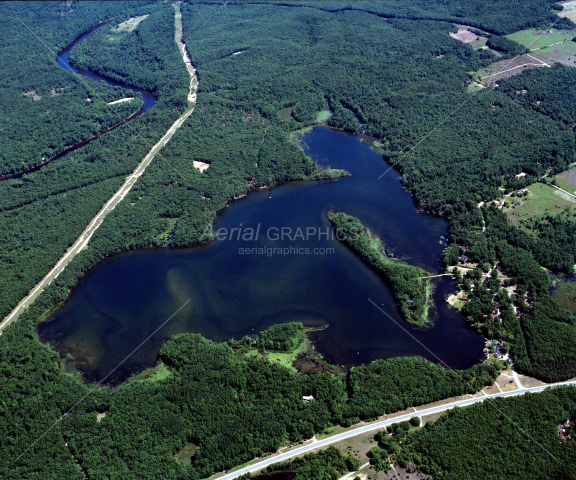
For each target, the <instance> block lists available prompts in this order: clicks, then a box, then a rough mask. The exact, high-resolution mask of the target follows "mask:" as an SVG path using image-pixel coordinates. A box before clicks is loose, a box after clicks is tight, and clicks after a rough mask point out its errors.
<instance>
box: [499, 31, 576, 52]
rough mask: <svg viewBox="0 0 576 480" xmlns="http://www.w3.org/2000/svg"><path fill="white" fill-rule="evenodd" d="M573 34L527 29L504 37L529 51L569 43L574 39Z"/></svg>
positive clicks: (570, 32) (571, 32)
mask: <svg viewBox="0 0 576 480" xmlns="http://www.w3.org/2000/svg"><path fill="white" fill-rule="evenodd" d="M574 35H575V32H574V31H569V30H556V29H551V30H546V31H544V30H536V29H535V28H527V29H526V30H520V31H519V32H516V33H511V34H510V35H506V38H508V39H510V40H514V41H515V42H518V43H519V44H521V45H524V46H525V47H528V48H530V50H531V51H534V50H537V49H540V48H545V47H547V46H549V45H553V44H558V43H560V42H569V41H570V40H572V38H573V37H574Z"/></svg>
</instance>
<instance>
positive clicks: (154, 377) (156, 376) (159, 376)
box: [128, 362, 172, 382]
mask: <svg viewBox="0 0 576 480" xmlns="http://www.w3.org/2000/svg"><path fill="white" fill-rule="evenodd" d="M170 375H172V372H171V370H170V369H169V368H168V367H167V366H166V364H164V363H162V362H158V365H156V366H155V367H152V368H148V369H146V370H144V371H142V372H140V373H139V374H138V375H134V376H133V377H130V378H129V379H128V382H136V381H139V380H145V381H147V382H159V381H161V380H165V379H166V378H168V377H169V376H170Z"/></svg>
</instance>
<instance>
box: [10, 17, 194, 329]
mask: <svg viewBox="0 0 576 480" xmlns="http://www.w3.org/2000/svg"><path fill="white" fill-rule="evenodd" d="M174 8H175V9H176V14H175V29H176V34H175V40H176V43H177V45H178V49H179V50H180V52H181V53H182V59H183V60H184V63H186V68H187V69H188V72H189V73H190V76H191V77H192V78H191V81H190V92H189V94H188V102H189V103H190V108H188V110H186V112H184V114H183V115H182V116H181V117H180V118H178V120H176V121H175V122H174V123H173V124H172V126H171V127H170V128H169V129H168V131H167V132H166V133H165V134H164V136H163V137H162V138H161V139H160V140H159V141H158V143H156V145H154V146H153V147H152V149H151V150H150V151H149V152H148V154H147V155H146V156H145V157H144V158H143V159H142V161H141V162H140V163H139V164H138V166H137V167H136V169H135V170H134V171H133V172H132V174H131V175H129V176H128V177H126V181H125V182H124V184H123V185H122V186H121V187H120V189H119V190H118V191H117V192H116V193H115V194H114V195H112V197H111V198H110V199H109V200H108V201H107V202H106V204H105V205H104V206H103V207H102V209H101V210H100V211H99V212H98V214H97V215H96V216H95V217H94V218H93V219H92V221H91V222H90V223H89V224H88V226H87V227H86V229H85V230H84V231H83V232H82V234H81V235H80V236H79V237H78V238H77V239H76V241H75V242H74V244H73V245H72V246H71V247H70V248H69V249H68V250H67V251H66V253H65V254H64V256H63V257H62V258H61V259H60V260H59V261H58V263H57V264H56V265H54V267H53V268H52V270H50V272H48V274H46V276H45V277H44V278H43V279H42V280H41V281H40V283H38V284H37V285H36V286H35V287H34V288H33V289H32V290H31V291H30V293H29V294H28V295H27V296H26V297H24V298H23V299H22V300H21V301H20V303H19V304H18V305H17V306H16V308H15V309H14V310H12V312H11V313H10V315H8V316H7V317H6V318H5V319H4V320H2V322H1V323H0V335H1V334H2V331H3V330H4V329H5V328H6V327H7V326H8V325H10V324H11V323H12V322H13V321H14V320H16V319H17V318H18V316H19V315H20V314H21V313H22V312H23V311H24V310H25V309H26V308H28V306H30V304H31V303H32V302H34V300H35V299H36V297H37V296H38V295H40V294H41V293H42V291H43V290H44V289H45V288H46V287H47V286H48V285H50V283H51V282H52V280H54V279H55V278H56V277H58V275H60V272H62V270H64V268H66V265H68V263H69V262H70V261H71V260H72V259H73V258H74V256H75V255H76V254H77V253H78V252H80V251H81V250H82V249H83V248H85V247H86V246H87V245H88V242H89V241H90V238H91V237H92V235H93V234H94V232H95V231H96V230H98V227H100V225H101V224H102V221H103V220H104V218H105V217H106V215H108V213H110V212H111V211H112V210H114V207H116V205H118V203H119V202H120V201H121V200H122V199H123V198H124V197H125V196H126V194H127V193H128V192H129V191H130V189H131V188H132V186H133V185H134V184H135V183H136V181H137V180H138V178H139V177H140V176H141V175H142V174H143V173H144V171H145V170H146V167H148V165H150V162H152V160H153V159H154V157H155V156H156V154H157V153H158V152H159V151H160V149H162V148H163V147H164V145H166V144H167V143H168V142H169V141H170V139H171V138H172V135H174V133H175V132H176V130H178V129H179V128H180V126H181V125H182V124H183V123H184V121H185V120H186V119H187V118H188V117H189V116H190V114H191V113H192V112H193V111H194V102H195V101H196V87H197V85H198V80H197V78H196V76H195V72H196V70H194V67H192V66H191V64H190V58H189V57H188V54H187V52H186V45H185V44H184V43H182V20H181V19H182V15H181V13H180V9H179V7H178V6H175V7H174Z"/></svg>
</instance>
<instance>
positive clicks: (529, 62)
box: [475, 53, 550, 84]
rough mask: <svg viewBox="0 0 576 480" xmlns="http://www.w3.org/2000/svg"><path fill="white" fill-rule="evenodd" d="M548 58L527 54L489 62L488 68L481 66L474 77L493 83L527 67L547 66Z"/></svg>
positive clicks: (518, 72)
mask: <svg viewBox="0 0 576 480" xmlns="http://www.w3.org/2000/svg"><path fill="white" fill-rule="evenodd" d="M547 61H548V59H547V58H546V56H545V55H542V54H540V53H538V54H529V55H520V56H518V57H514V58H512V59H507V60H501V61H500V62H495V63H493V64H491V65H490V66H489V67H488V68H483V69H482V70H479V71H478V72H477V73H476V74H475V78H477V79H478V80H481V81H482V82H483V83H492V84H493V83H495V82H496V81H498V80H501V79H503V78H508V77H511V76H513V75H518V74H520V73H522V72H523V71H524V70H528V69H529V68H538V67H549V66H550V65H548V63H547Z"/></svg>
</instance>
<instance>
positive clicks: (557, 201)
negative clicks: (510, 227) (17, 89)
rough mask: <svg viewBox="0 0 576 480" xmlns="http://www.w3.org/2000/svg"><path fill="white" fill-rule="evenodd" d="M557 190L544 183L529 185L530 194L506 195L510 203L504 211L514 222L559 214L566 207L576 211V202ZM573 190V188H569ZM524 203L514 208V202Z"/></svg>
mask: <svg viewBox="0 0 576 480" xmlns="http://www.w3.org/2000/svg"><path fill="white" fill-rule="evenodd" d="M556 191H557V190H556V189H555V188H553V187H551V186H548V185H545V184H544V183H535V184H534V185H531V186H530V187H528V192H529V193H528V196H527V197H523V196H520V197H519V196H511V197H506V199H505V201H506V202H508V204H509V205H510V207H509V208H506V209H505V210H504V211H505V212H506V215H508V218H510V220H511V221H512V223H515V224H516V223H519V222H520V221H521V220H536V219H537V218H541V217H544V216H547V215H558V214H559V213H561V212H563V211H564V210H565V209H566V208H569V209H570V210H572V211H576V204H575V203H572V202H570V201H568V200H565V199H563V198H561V197H559V196H558V195H556V194H555V192H556ZM568 191H569V192H572V190H568ZM519 202H520V203H521V204H522V205H520V206H518V207H516V208H512V205H513V204H517V203H519Z"/></svg>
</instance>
